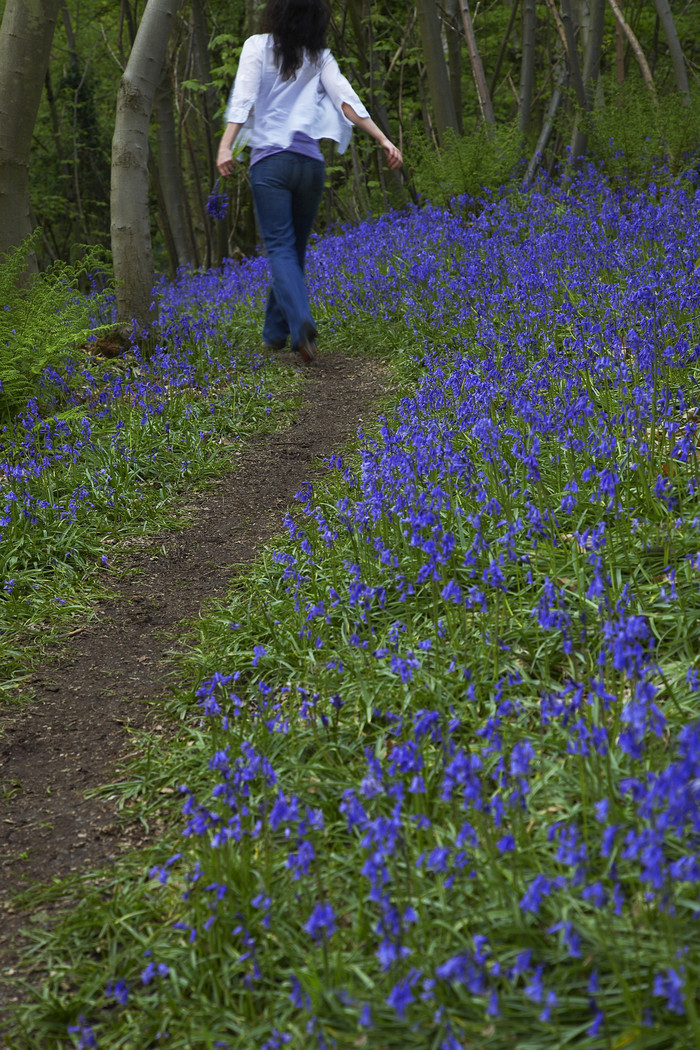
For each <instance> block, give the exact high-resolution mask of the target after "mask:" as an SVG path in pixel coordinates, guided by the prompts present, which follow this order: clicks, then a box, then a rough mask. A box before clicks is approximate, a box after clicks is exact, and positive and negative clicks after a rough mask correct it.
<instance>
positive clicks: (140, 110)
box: [111, 0, 182, 327]
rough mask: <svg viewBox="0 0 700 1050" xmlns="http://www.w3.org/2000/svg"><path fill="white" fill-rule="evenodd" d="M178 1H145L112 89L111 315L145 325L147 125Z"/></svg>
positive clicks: (149, 311) (149, 273) (149, 265)
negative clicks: (114, 109)
mask: <svg viewBox="0 0 700 1050" xmlns="http://www.w3.org/2000/svg"><path fill="white" fill-rule="evenodd" d="M181 3H182V0H148V2H147V4H146V8H145V10H144V12H143V17H142V18H141V24H140V25H139V28H138V32H137V34H136V39H135V40H134V46H133V47H132V49H131V54H130V55H129V61H128V62H127V66H126V69H125V70H124V74H123V76H122V78H121V81H120V82H119V90H118V92H117V114H116V120H115V125H114V138H113V139H112V193H111V234H112V260H113V263H114V277H115V281H116V293H117V320H118V321H119V322H123V323H127V324H128V323H130V322H132V321H136V323H137V324H138V325H140V326H142V327H148V326H149V325H150V323H151V322H152V321H153V319H154V314H153V307H152V305H151V304H152V299H153V285H154V281H155V272H154V266H153V247H152V244H151V220H150V215H149V209H148V124H149V121H150V118H151V110H152V108H153V100H154V98H155V94H156V90H157V89H158V84H159V82H160V78H161V71H162V69H163V62H164V60H165V53H166V49H167V46H168V37H169V36H170V30H171V28H172V25H173V21H174V19H175V15H176V14H177V12H178V9H179V7H180V5H181Z"/></svg>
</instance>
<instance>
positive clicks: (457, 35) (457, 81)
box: [447, 0, 463, 135]
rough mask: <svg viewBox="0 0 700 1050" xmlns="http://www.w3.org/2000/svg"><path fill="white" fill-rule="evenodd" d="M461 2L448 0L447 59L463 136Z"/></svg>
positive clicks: (456, 112)
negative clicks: (459, 6)
mask: <svg viewBox="0 0 700 1050" xmlns="http://www.w3.org/2000/svg"><path fill="white" fill-rule="evenodd" d="M458 5H459V0H447V58H448V64H449V73H450V88H451V90H452V104H453V106H454V108H455V116H456V118H457V131H458V132H459V134H460V135H461V134H462V130H463V129H462V33H461V31H460V28H459V9H458Z"/></svg>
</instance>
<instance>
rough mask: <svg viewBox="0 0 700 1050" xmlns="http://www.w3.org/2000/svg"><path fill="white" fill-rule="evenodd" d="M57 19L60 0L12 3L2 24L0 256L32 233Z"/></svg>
mask: <svg viewBox="0 0 700 1050" xmlns="http://www.w3.org/2000/svg"><path fill="white" fill-rule="evenodd" d="M57 15H58V0H7V3H6V5H5V13H4V15H3V18H2V25H0V255H2V254H4V253H5V252H6V251H8V249H9V248H13V247H15V246H16V245H18V244H20V243H21V242H22V241H23V240H24V239H25V238H26V237H28V236H29V234H30V233H31V232H32V219H31V214H30V207H29V153H30V149H31V143H32V133H33V131H34V124H35V122H36V117H37V113H38V111H39V103H40V101H41V93H42V91H43V89H44V79H45V77H46V70H47V69H48V65H49V54H50V51H51V41H52V39H53V31H54V27H55V25H56V17H57ZM36 269H37V264H36V258H33V257H32V258H31V259H30V260H29V262H28V270H29V271H30V272H36Z"/></svg>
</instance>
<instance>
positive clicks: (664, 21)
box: [654, 0, 690, 106]
mask: <svg viewBox="0 0 700 1050" xmlns="http://www.w3.org/2000/svg"><path fill="white" fill-rule="evenodd" d="M654 2H655V4H656V10H657V13H658V16H659V21H660V22H661V25H662V26H663V27H664V33H665V34H666V41H667V43H668V49H669V51H670V52H671V61H672V62H673V74H674V76H675V79H676V87H677V88H678V90H679V91H680V93H681V95H683V96H685V104H686V105H688V106H689V105H690V88H689V86H688V73H687V71H686V68H685V59H684V58H683V51H682V49H681V42H680V40H679V39H678V31H677V29H676V23H675V22H674V21H673V15H672V14H671V7H670V5H669V2H668V0H654Z"/></svg>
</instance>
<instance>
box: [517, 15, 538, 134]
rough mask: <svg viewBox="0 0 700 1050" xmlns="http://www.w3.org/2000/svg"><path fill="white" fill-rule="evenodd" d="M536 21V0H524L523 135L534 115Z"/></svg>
mask: <svg viewBox="0 0 700 1050" xmlns="http://www.w3.org/2000/svg"><path fill="white" fill-rule="evenodd" d="M514 2H515V0H514ZM536 22H537V11H536V8H535V0H523V25H522V40H523V56H522V61H521V63H520V111H519V113H518V125H519V128H520V133H521V135H526V134H527V132H528V130H529V128H530V117H531V115H532V93H533V91H534V87H535V26H536Z"/></svg>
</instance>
